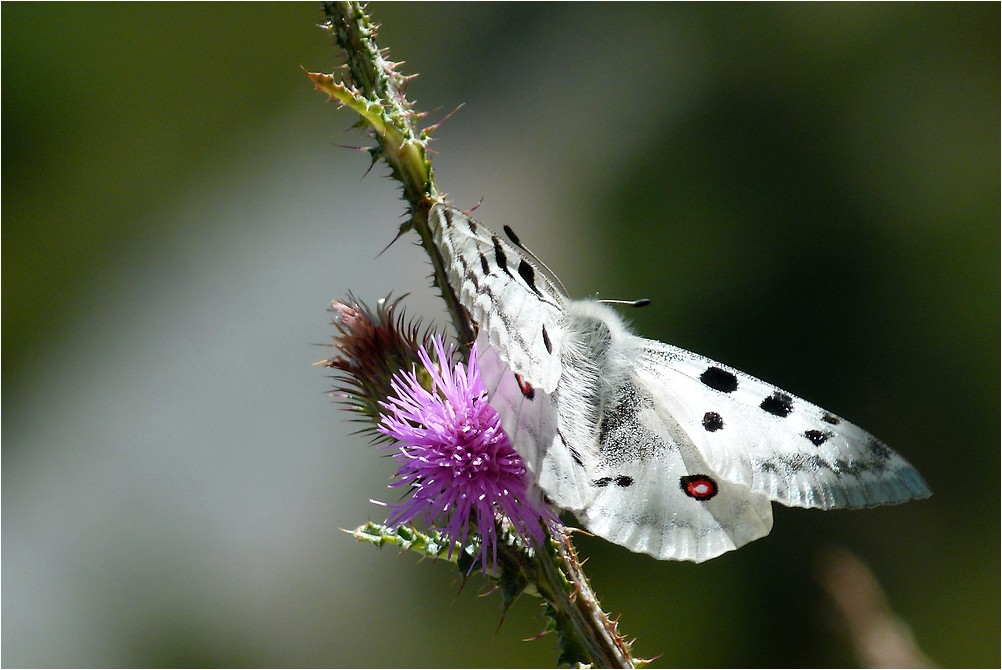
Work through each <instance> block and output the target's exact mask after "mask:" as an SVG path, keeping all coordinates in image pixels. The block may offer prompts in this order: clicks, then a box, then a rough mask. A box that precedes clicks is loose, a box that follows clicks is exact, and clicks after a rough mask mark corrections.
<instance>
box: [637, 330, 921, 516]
mask: <svg viewBox="0 0 1002 670" xmlns="http://www.w3.org/2000/svg"><path fill="white" fill-rule="evenodd" d="M643 343H644V344H643V347H642V349H643V353H642V354H641V356H640V357H639V359H638V362H637V368H636V369H637V374H638V377H639V378H640V379H641V380H642V383H643V384H644V385H645V386H646V387H647V388H648V389H650V390H651V391H652V393H653V394H654V395H655V396H656V397H659V398H662V399H663V401H664V402H665V403H668V404H670V405H671V407H672V415H673V416H674V417H675V418H676V420H678V421H679V422H680V423H681V424H682V425H683V426H684V427H685V430H686V431H687V433H688V434H689V436H690V438H691V439H692V441H693V442H694V443H695V444H696V445H697V446H698V448H699V450H700V452H701V453H702V455H703V456H704V457H705V458H706V460H707V463H709V465H710V466H711V467H712V468H713V470H714V471H716V472H717V473H718V474H719V475H720V476H721V477H723V478H724V479H726V480H728V481H732V482H735V483H739V484H743V485H745V486H747V487H749V488H750V489H751V490H752V491H755V492H757V493H761V494H764V495H766V496H768V497H769V498H770V499H772V500H775V501H776V502H779V503H782V504H783V505H787V506H792V507H814V508H821V509H833V508H842V507H870V506H873V505H884V504H893V503H900V502H904V501H906V500H912V499H915V498H923V497H926V496H928V495H929V491H928V488H927V487H926V485H925V483H924V482H923V481H922V478H921V476H920V475H919V474H918V472H917V471H916V470H915V469H914V468H913V467H912V466H911V465H910V464H909V463H908V462H907V461H905V460H904V459H903V458H902V457H901V456H899V455H898V454H896V453H895V452H893V451H892V450H891V449H889V448H888V447H887V446H886V445H885V444H884V443H883V442H881V441H880V440H878V439H877V438H875V437H874V436H873V435H870V434H869V433H867V432H866V431H864V430H862V429H861V428H859V427H858V426H856V425H854V424H852V423H850V422H848V421H846V420H845V419H842V418H841V417H838V416H836V415H834V414H832V413H830V412H827V411H826V410H824V409H822V408H820V407H818V406H817V405H813V404H811V403H809V402H807V401H806V400H802V399H801V398H798V397H796V396H793V395H791V394H789V393H786V392H785V391H782V390H781V389H778V388H776V387H775V386H772V385H771V384H768V383H766V382H763V381H761V380H759V379H756V378H755V377H752V376H751V375H747V374H745V373H743V372H740V371H738V370H735V369H734V368H730V367H728V366H725V365H722V364H720V363H716V362H714V361H712V360H709V359H707V358H705V357H703V356H699V355H697V354H694V353H692V352H689V351H686V350H684V349H680V348H678V347H674V346H671V345H667V344H663V343H661V342H655V341H652V340H643Z"/></svg>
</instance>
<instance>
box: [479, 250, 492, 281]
mask: <svg viewBox="0 0 1002 670" xmlns="http://www.w3.org/2000/svg"><path fill="white" fill-rule="evenodd" d="M480 269H481V270H483V271H484V276H487V275H489V274H490V273H491V266H490V263H488V262H487V256H484V254H483V253H481V254H480Z"/></svg>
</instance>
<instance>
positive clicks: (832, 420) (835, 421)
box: [821, 412, 841, 426]
mask: <svg viewBox="0 0 1002 670" xmlns="http://www.w3.org/2000/svg"><path fill="white" fill-rule="evenodd" d="M821 420H822V421H824V422H825V423H827V424H830V425H832V426H837V425H839V423H840V422H841V419H839V418H838V417H837V416H835V415H834V414H828V413H827V412H826V413H825V415H824V416H823V417H821Z"/></svg>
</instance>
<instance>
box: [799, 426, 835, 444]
mask: <svg viewBox="0 0 1002 670" xmlns="http://www.w3.org/2000/svg"><path fill="white" fill-rule="evenodd" d="M804 437H806V438H807V439H808V440H810V441H811V444H813V445H814V446H815V447H820V446H821V445H822V444H824V443H825V442H827V441H828V438H829V437H831V436H830V435H829V434H828V433H826V432H824V431H821V430H808V431H806V432H805V433H804Z"/></svg>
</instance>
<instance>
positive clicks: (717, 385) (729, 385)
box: [699, 365, 738, 393]
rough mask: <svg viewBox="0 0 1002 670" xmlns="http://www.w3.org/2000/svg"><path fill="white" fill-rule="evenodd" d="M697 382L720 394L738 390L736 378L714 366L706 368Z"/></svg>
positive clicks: (731, 373)
mask: <svg viewBox="0 0 1002 670" xmlns="http://www.w3.org/2000/svg"><path fill="white" fill-rule="evenodd" d="M699 381H701V382H703V383H704V384H706V385H707V386H709V387H710V388H711V389H716V390H717V391H720V392H721V393H733V392H734V391H737V390H738V378H737V377H735V376H734V373H733V372H728V371H727V370H724V369H723V368H718V367H717V366H715V365H711V366H710V367H708V368H706V370H704V371H703V374H701V375H699Z"/></svg>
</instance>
